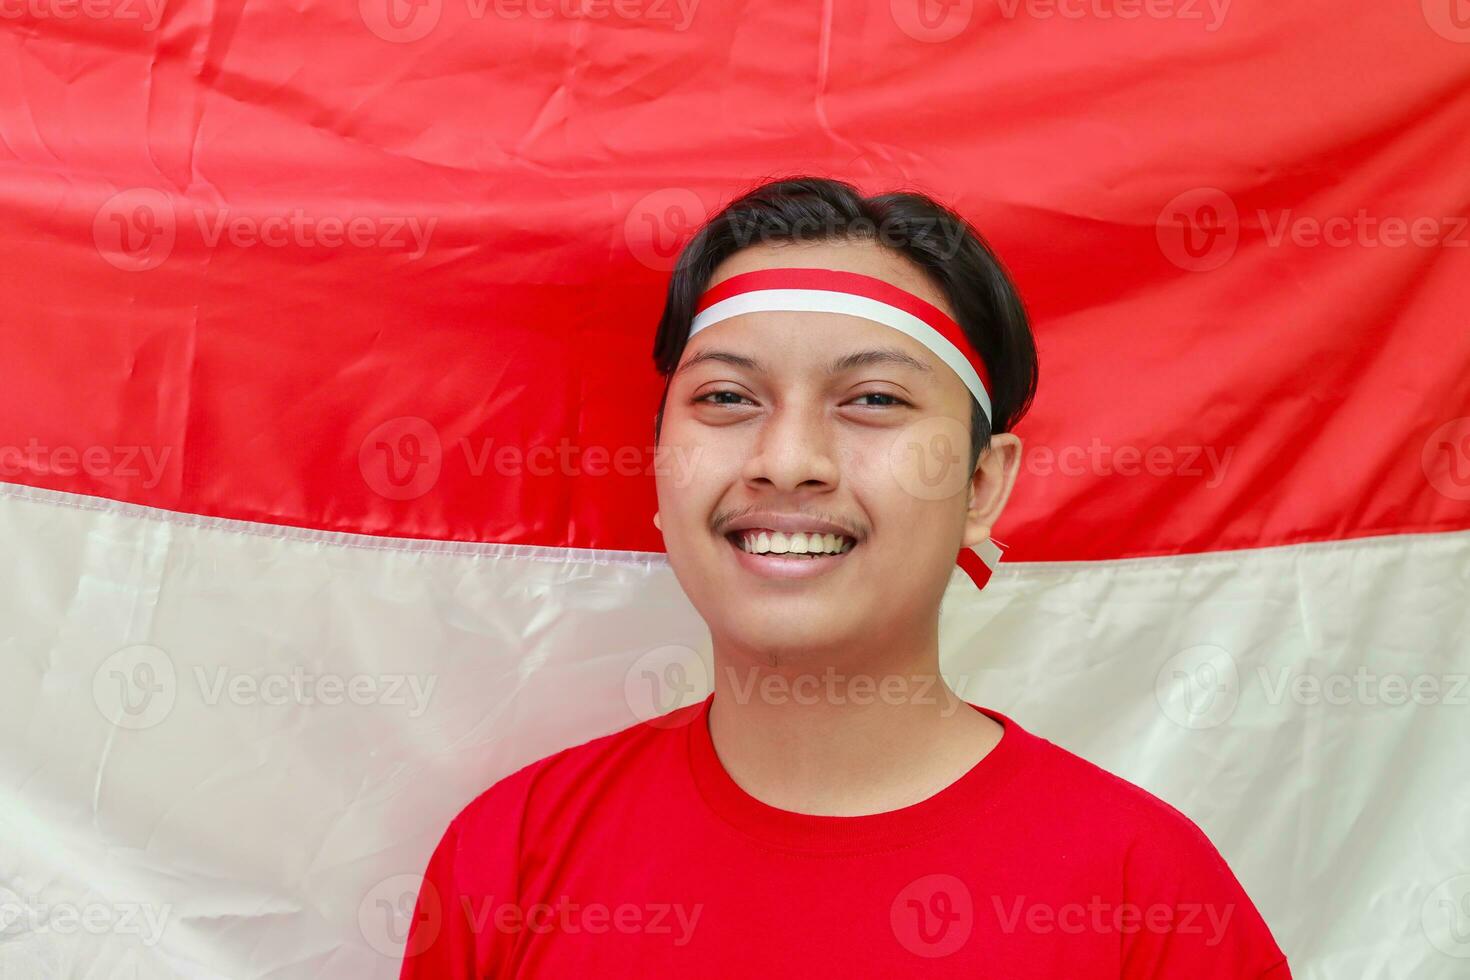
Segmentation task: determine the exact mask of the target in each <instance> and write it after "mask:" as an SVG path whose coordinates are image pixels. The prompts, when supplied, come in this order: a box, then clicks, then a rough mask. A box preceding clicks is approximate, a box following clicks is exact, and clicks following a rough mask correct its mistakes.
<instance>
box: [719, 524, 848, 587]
mask: <svg viewBox="0 0 1470 980" xmlns="http://www.w3.org/2000/svg"><path fill="white" fill-rule="evenodd" d="M725 540H726V541H728V542H730V547H731V548H732V549H733V550H734V552H735V557H736V560H737V561H738V562H739V563H740V565H741V566H742V567H743V568H745V569H746V570H747V571H750V572H754V573H755V574H757V575H763V576H766V577H768V578H808V577H811V576H813V575H821V574H823V573H825V572H827V571H830V570H832V569H833V568H835V567H836V566H838V565H840V564H842V562H843V560H844V559H846V557H847V555H848V553H849V552H850V551H852V549H853V548H854V547H855V545H856V542H855V541H854V540H853V539H852V538H849V537H847V536H845V535H841V534H820V533H815V532H809V533H808V532H800V531H798V532H796V533H794V534H793V533H786V532H782V531H775V530H769V529H765V528H749V529H746V530H743V531H736V532H734V533H731V534H727V535H725Z"/></svg>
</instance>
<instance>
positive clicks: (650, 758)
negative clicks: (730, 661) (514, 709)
mask: <svg viewBox="0 0 1470 980" xmlns="http://www.w3.org/2000/svg"><path fill="white" fill-rule="evenodd" d="M699 707H700V705H698V704H695V705H690V706H688V707H685V708H680V709H678V710H676V711H673V712H670V713H668V714H666V715H662V716H660V717H658V718H655V719H653V720H652V721H644V722H639V723H637V724H633V725H629V726H628V727H626V728H622V729H619V730H618V731H615V732H612V733H611V734H608V735H602V736H599V737H597V738H593V739H589V740H587V741H585V742H582V743H580V744H577V745H572V746H569V747H567V748H564V749H561V750H560V751H557V752H554V753H552V754H551V755H548V756H545V757H543V758H541V759H538V760H536V761H535V762H532V763H530V764H528V765H525V766H522V767H521V768H520V769H517V770H516V771H514V772H512V773H510V774H509V775H507V776H505V777H504V778H502V779H500V780H499V781H497V782H495V783H494V784H492V785H491V786H490V787H489V788H488V789H486V790H484V791H483V792H482V793H480V794H479V795H478V796H476V797H475V798H474V799H472V800H471V801H470V802H469V803H468V804H466V805H465V806H464V808H463V809H461V810H460V812H459V814H458V815H456V816H455V818H454V820H453V821H452V822H451V824H450V828H451V830H453V831H455V832H456V833H457V834H458V835H459V836H460V837H461V838H464V839H475V840H483V839H485V838H486V837H487V836H492V835H493V836H499V837H504V836H505V835H506V834H507V832H508V831H510V830H511V829H512V828H513V827H514V826H516V825H520V824H522V823H526V822H528V821H529V822H530V824H531V825H532V826H536V827H538V828H545V827H546V826H547V825H548V824H550V823H552V822H555V821H556V820H558V819H565V818H566V817H567V816H568V815H570V814H573V813H575V812H577V811H580V810H585V809H586V808H587V807H588V806H591V805H593V804H596V803H598V802H599V801H603V802H605V800H606V798H607V797H608V796H609V795H612V794H615V793H617V792H621V791H624V790H625V789H626V788H627V787H628V786H629V785H630V783H636V782H639V781H646V782H656V780H657V777H658V775H659V774H660V773H661V772H663V771H666V768H665V767H666V764H667V763H669V762H672V761H675V760H676V759H677V758H681V757H682V756H680V753H682V752H683V751H684V741H683V739H684V737H685V735H684V730H685V726H686V725H687V723H688V722H689V720H690V719H692V718H693V717H694V716H695V715H696V714H697V712H698V709H699ZM628 777H638V779H629V778H628Z"/></svg>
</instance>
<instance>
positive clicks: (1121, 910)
mask: <svg viewBox="0 0 1470 980" xmlns="http://www.w3.org/2000/svg"><path fill="white" fill-rule="evenodd" d="M1032 738H1034V739H1035V741H1034V742H1033V743H1032V748H1033V751H1032V752H1031V753H1030V756H1029V758H1030V760H1031V766H1030V770H1031V771H1030V772H1029V773H1028V777H1029V778H1027V779H1026V780H1025V784H1026V786H1027V790H1026V792H1027V793H1040V794H1044V796H1045V797H1046V799H1045V800H1044V801H1043V803H1042V805H1043V806H1044V807H1045V809H1046V811H1047V812H1049V813H1050V814H1052V815H1053V816H1051V817H1050V818H1049V819H1048V821H1047V823H1048V827H1047V830H1046V833H1047V834H1048V835H1049V836H1054V837H1055V838H1056V839H1058V840H1062V841H1075V842H1077V851H1079V852H1084V851H1085V854H1086V858H1085V861H1084V862H1083V863H1085V864H1088V865H1089V866H1091V867H1092V868H1093V870H1094V871H1097V872H1101V873H1103V874H1105V875H1106V876H1107V878H1108V879H1111V880H1113V881H1115V882H1116V883H1117V884H1116V890H1115V892H1114V894H1115V895H1116V902H1117V904H1118V909H1117V910H1116V911H1117V914H1118V915H1119V916H1120V918H1121V919H1123V920H1126V921H1131V922H1135V923H1136V929H1135V930H1134V931H1133V932H1132V933H1131V934H1130V935H1129V936H1128V939H1129V941H1128V942H1127V943H1126V944H1125V945H1126V948H1127V951H1128V955H1129V957H1130V959H1132V960H1133V961H1134V962H1135V964H1140V965H1141V964H1144V963H1147V964H1148V965H1150V966H1152V967H1155V968H1158V967H1162V966H1164V965H1172V964H1174V963H1175V962H1176V961H1178V960H1180V959H1181V958H1188V961H1189V962H1190V963H1191V964H1193V963H1194V962H1195V960H1194V957H1198V958H1199V959H1200V961H1201V962H1203V961H1205V960H1207V959H1210V958H1211V957H1213V958H1214V960H1216V961H1218V962H1220V963H1231V964H1233V967H1232V968H1234V969H1236V970H1237V971H1238V973H1236V974H1234V975H1237V976H1242V977H1252V978H1254V977H1256V976H1258V975H1264V974H1266V971H1268V970H1271V969H1273V968H1274V969H1277V970H1280V971H1282V972H1279V973H1277V972H1272V973H1269V976H1271V977H1272V978H1273V980H1275V978H1277V977H1288V976H1289V975H1290V974H1289V973H1288V972H1285V971H1286V969H1287V968H1286V966H1285V957H1284V955H1283V954H1282V952H1281V950H1280V948H1279V947H1278V946H1277V944H1276V942H1275V939H1274V937H1273V936H1272V934H1271V932H1270V930H1269V928H1268V927H1267V925H1266V923H1265V921H1264V920H1263V919H1262V917H1261V915H1260V913H1259V912H1258V911H1257V909H1256V907H1255V905H1254V904H1253V903H1252V902H1251V899H1250V897H1249V896H1248V895H1247V893H1246V891H1245V888H1244V887H1243V886H1242V885H1241V883H1240V881H1239V879H1238V878H1237V877H1236V875H1235V873H1234V871H1232V870H1231V868H1230V866H1229V864H1228V863H1227V862H1226V860H1225V858H1224V856H1223V855H1222V854H1221V853H1220V851H1219V849H1218V848H1217V847H1216V846H1215V844H1214V842H1213V841H1212V840H1211V839H1210V838H1209V836H1208V835H1206V833H1205V832H1204V830H1202V829H1201V828H1200V826H1199V825H1198V824H1197V823H1196V822H1195V821H1194V820H1193V819H1191V818H1190V817H1189V816H1188V815H1187V814H1185V813H1184V812H1183V811H1181V810H1179V809H1178V808H1177V807H1175V806H1173V805H1171V804H1170V803H1168V802H1166V801H1164V800H1163V799H1161V798H1159V797H1158V796H1156V795H1154V794H1153V793H1150V792H1149V791H1148V790H1145V789H1143V788H1142V787H1140V786H1138V785H1136V784H1134V783H1132V782H1129V781H1128V780H1126V779H1124V778H1122V777H1121V776H1118V775H1115V774H1114V773H1111V772H1109V771H1107V770H1106V769H1103V768H1102V767H1101V766H1098V765H1096V764H1094V763H1092V762H1089V761H1087V760H1086V759H1084V758H1082V757H1081V756H1079V755H1077V754H1075V753H1073V752H1070V751H1068V750H1067V749H1064V748H1062V747H1060V746H1058V745H1056V744H1055V743H1052V742H1050V741H1047V740H1046V739H1044V738H1041V737H1039V736H1032ZM1166 940H1169V941H1167V942H1166ZM1130 975H1132V974H1130ZM1141 975H1145V976H1154V975H1156V974H1154V973H1148V972H1144V973H1142V974H1141ZM1198 975H1200V976H1206V975H1207V976H1214V975H1215V974H1214V973H1199V974H1198Z"/></svg>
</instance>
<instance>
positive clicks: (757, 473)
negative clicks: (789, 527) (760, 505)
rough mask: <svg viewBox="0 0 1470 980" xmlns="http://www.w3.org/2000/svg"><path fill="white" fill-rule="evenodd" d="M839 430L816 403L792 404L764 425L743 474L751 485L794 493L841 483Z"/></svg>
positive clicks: (828, 487) (771, 417)
mask: <svg viewBox="0 0 1470 980" xmlns="http://www.w3.org/2000/svg"><path fill="white" fill-rule="evenodd" d="M835 443H836V433H835V432H834V431H833V428H832V422H831V420H830V419H828V418H827V417H826V415H825V413H824V412H823V411H822V409H821V408H820V407H818V406H816V405H802V404H796V403H792V404H788V405H786V406H783V407H782V408H780V409H778V410H777V411H775V412H774V413H773V414H772V415H771V416H770V417H769V419H768V420H767V421H766V422H765V423H764V424H763V425H762V428H761V431H760V434H759V436H758V438H757V440H756V449H755V452H754V453H753V454H752V455H751V457H750V459H749V460H747V461H746V463H745V466H744V467H743V468H742V471H741V476H742V477H743V478H744V480H745V482H746V484H747V485H750V486H752V487H759V488H764V489H766V490H777V491H780V492H783V493H790V492H793V491H797V490H818V491H821V490H831V489H833V488H835V487H836V486H837V475H838V466H837V460H836V456H835Z"/></svg>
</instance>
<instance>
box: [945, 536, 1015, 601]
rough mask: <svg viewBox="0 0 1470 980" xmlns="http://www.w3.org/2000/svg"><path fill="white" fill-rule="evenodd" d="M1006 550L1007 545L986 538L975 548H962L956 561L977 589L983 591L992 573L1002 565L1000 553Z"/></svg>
mask: <svg viewBox="0 0 1470 980" xmlns="http://www.w3.org/2000/svg"><path fill="white" fill-rule="evenodd" d="M1004 548H1005V545H1003V544H1001V543H1000V542H998V541H996V540H995V539H994V538H986V539H985V540H984V541H982V542H980V543H979V544H978V545H976V546H975V547H973V548H961V549H960V553H959V557H958V558H957V559H956V561H957V562H958V563H959V566H960V568H962V569H964V572H965V574H966V575H968V576H970V581H972V582H974V583H975V588H977V589H983V588H985V584H986V583H987V582H989V581H990V575H991V573H992V572H994V571H995V569H996V568H997V566H999V565H1000V553H1001V550H1002V549H1004Z"/></svg>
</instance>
